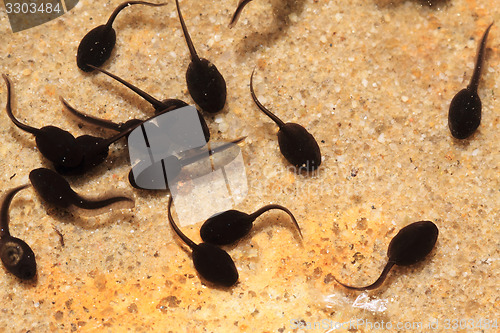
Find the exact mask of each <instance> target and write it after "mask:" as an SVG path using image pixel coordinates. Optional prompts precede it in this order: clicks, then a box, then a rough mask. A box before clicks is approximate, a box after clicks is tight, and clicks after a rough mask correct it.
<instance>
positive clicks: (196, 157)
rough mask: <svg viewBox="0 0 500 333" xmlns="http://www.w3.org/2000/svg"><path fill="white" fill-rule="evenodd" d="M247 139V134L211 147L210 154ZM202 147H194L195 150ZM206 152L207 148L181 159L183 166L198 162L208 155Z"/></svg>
mask: <svg viewBox="0 0 500 333" xmlns="http://www.w3.org/2000/svg"><path fill="white" fill-rule="evenodd" d="M245 139H246V136H242V137H240V138H237V139H235V140H233V141H231V142H226V143H224V144H222V145H220V146H219V147H215V148H212V149H209V150H208V155H209V156H212V155H213V154H216V153H218V152H221V151H224V150H226V149H228V148H231V147H232V146H233V145H234V144H237V143H240V142H242V141H243V140H245ZM201 148H203V147H201ZM201 148H193V150H200V149H201ZM190 150H191V149H190ZM187 152H189V150H188V151H184V152H182V153H187ZM206 154H207V152H206V151H205V150H202V151H201V152H200V153H199V154H196V155H193V156H191V157H187V158H181V159H180V161H181V166H183V167H184V166H186V165H189V164H192V163H194V162H197V161H199V160H200V159H201V158H203V157H206V156H207V155H206Z"/></svg>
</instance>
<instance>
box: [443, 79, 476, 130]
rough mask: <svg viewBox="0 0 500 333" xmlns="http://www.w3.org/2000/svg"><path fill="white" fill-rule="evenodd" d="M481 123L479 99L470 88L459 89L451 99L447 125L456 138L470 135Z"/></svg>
mask: <svg viewBox="0 0 500 333" xmlns="http://www.w3.org/2000/svg"><path fill="white" fill-rule="evenodd" d="M480 123H481V99H480V98H479V95H478V94H477V92H475V91H473V90H470V89H462V90H460V91H459V92H458V93H457V94H456V95H455V97H453V99H452V100H451V103H450V110H449V112H448V127H449V128H450V131H451V135H453V137H455V138H457V139H466V138H468V137H469V136H471V135H472V133H474V132H475V131H476V129H477V128H478V127H479V124H480Z"/></svg>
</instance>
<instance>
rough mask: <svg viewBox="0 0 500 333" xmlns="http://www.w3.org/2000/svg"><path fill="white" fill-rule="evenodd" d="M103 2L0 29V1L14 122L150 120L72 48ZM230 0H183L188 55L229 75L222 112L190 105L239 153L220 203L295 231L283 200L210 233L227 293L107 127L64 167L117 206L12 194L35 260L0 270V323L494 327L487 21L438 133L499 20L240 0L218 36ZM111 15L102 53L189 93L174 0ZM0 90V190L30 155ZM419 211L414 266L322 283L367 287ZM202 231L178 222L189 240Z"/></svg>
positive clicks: (137, 327) (381, 7) (142, 80)
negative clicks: (232, 186)
mask: <svg viewBox="0 0 500 333" xmlns="http://www.w3.org/2000/svg"><path fill="white" fill-rule="evenodd" d="M102 3H103V4H99V5H97V4H96V3H95V2H91V1H80V3H79V4H78V5H77V6H76V7H75V8H74V9H72V10H71V11H70V12H68V13H67V14H65V15H63V16H61V17H59V18H57V19H55V20H53V21H50V22H48V23H46V24H43V25H41V26H37V27H34V28H31V29H29V30H25V31H21V32H17V33H12V31H11V29H10V26H9V20H8V17H7V15H6V13H5V11H1V12H0V45H1V46H0V47H1V52H0V54H1V56H0V72H1V73H5V74H7V75H8V76H9V77H10V79H11V81H12V84H13V87H14V101H13V112H14V114H15V115H16V117H17V118H18V119H19V120H20V121H22V122H25V123H27V124H30V125H32V126H34V127H37V128H39V127H42V126H46V125H56V126H60V127H61V128H64V129H66V130H68V131H70V132H71V133H73V134H74V135H82V134H93V135H100V136H105V137H108V136H111V135H112V134H113V132H112V131H110V130H104V129H100V128H97V127H95V126H93V125H88V124H84V123H83V122H81V121H79V120H76V119H75V118H74V117H73V116H71V115H70V114H69V113H68V112H66V111H65V110H64V108H63V107H62V105H61V103H60V101H59V96H62V97H64V98H65V99H66V100H67V101H68V102H69V103H70V104H71V105H73V106H74V107H75V108H77V109H78V110H81V111H83V112H86V113H89V114H92V115H94V116H97V117H101V118H104V119H108V120H113V121H116V122H124V121H126V120H128V119H131V118H141V119H144V118H147V117H150V116H151V115H153V112H154V110H153V108H152V107H151V105H149V104H148V103H147V102H145V101H143V100H142V99H141V98H139V97H138V96H136V95H135V94H134V93H132V92H131V91H129V90H128V89H127V88H125V87H123V86H122V85H120V84H118V83H117V82H115V81H113V80H112V79H110V78H108V77H107V76H105V75H103V74H96V73H90V74H87V73H83V72H81V71H80V70H78V68H77V67H76V62H75V54H76V49H77V47H78V44H79V41H80V40H81V38H82V37H83V36H84V35H85V33H86V32H87V31H89V30H90V29H91V28H93V27H95V26H96V25H99V24H104V23H105V22H106V20H107V18H108V16H109V14H110V13H111V12H112V10H113V9H114V8H115V7H116V6H117V5H118V4H119V3H120V1H118V0H117V1H104V2H102ZM236 3H237V1H236V0H234V1H226V2H220V1H208V0H207V1H205V0H203V1H196V2H193V1H191V2H188V1H182V2H181V8H182V10H183V14H184V19H185V20H186V24H187V26H188V29H189V31H190V33H191V36H192V39H193V42H194V44H195V47H196V49H197V51H198V53H199V55H200V56H202V57H205V58H207V59H210V60H211V61H212V62H213V63H214V64H216V66H217V67H218V69H219V70H220V72H221V73H222V74H223V75H224V77H225V79H226V82H227V91H228V96H227V102H226V106H225V108H224V110H223V111H222V112H220V113H218V114H215V115H213V114H204V116H206V120H207V123H208V125H209V128H210V130H211V133H212V138H213V139H214V140H218V139H235V138H238V137H241V136H246V137H247V138H246V139H245V141H244V142H243V143H241V144H240V145H239V146H240V147H241V151H242V158H243V161H244V170H245V173H244V175H245V176H246V182H243V184H245V183H246V185H247V189H248V191H247V192H246V195H245V192H244V191H240V192H238V191H239V190H236V192H234V193H233V194H234V195H239V197H238V200H236V201H239V202H237V203H236V206H235V207H236V209H239V210H242V211H245V212H253V211H254V210H256V209H258V208H260V207H261V206H264V205H267V204H269V203H276V204H280V205H283V206H285V207H288V208H289V209H290V210H291V211H292V212H293V214H294V215H295V217H296V219H297V221H298V223H299V225H300V227H301V230H302V233H303V236H304V238H303V240H301V239H300V237H299V235H298V233H297V231H296V229H295V228H294V226H293V224H292V223H291V221H290V219H289V218H288V216H287V215H286V214H284V213H283V212H280V211H272V212H269V213H266V214H264V215H262V216H261V217H260V218H259V219H258V220H257V221H256V223H255V227H254V229H253V230H252V232H251V233H250V235H249V236H247V237H246V238H244V239H243V240H241V241H240V242H239V243H238V244H237V245H234V246H230V247H226V249H227V250H228V252H229V254H230V255H231V256H232V258H233V259H234V261H235V263H236V266H237V268H238V271H239V276H240V278H239V282H238V283H237V284H236V285H235V286H234V287H232V288H230V289H221V288H214V287H212V286H210V285H208V284H207V283H206V282H205V281H203V280H201V279H200V277H199V276H198V274H197V273H196V271H195V269H194V267H193V264H192V261H191V254H190V250H189V248H187V247H186V246H185V245H184V244H183V243H182V242H181V241H180V240H179V238H178V237H176V236H175V235H174V234H173V232H172V230H171V228H170V226H169V225H168V222H167V214H166V212H167V210H166V207H167V203H168V192H166V191H160V192H158V191H157V192H153V191H145V190H135V189H132V188H131V187H130V186H129V184H128V180H127V175H128V171H129V169H130V165H129V161H128V152H127V146H126V142H125V141H124V140H123V141H120V142H118V143H117V144H115V145H113V146H112V147H111V149H110V154H109V157H108V159H107V160H106V161H105V163H104V164H102V165H101V166H99V167H97V168H95V169H94V170H92V171H91V172H90V173H89V174H87V175H86V176H84V177H70V178H68V180H69V181H70V183H71V185H72V187H73V188H74V189H75V190H76V191H78V192H79V193H81V194H82V195H85V196H88V197H100V196H102V195H104V194H105V193H106V192H109V191H114V192H115V193H116V192H117V191H118V192H119V193H120V194H124V195H129V196H131V197H132V198H134V200H135V207H134V208H133V209H121V210H114V211H112V212H107V213H105V214H102V215H98V216H86V215H85V214H82V213H81V212H78V211H71V212H67V211H63V210H59V209H56V208H54V207H53V206H51V205H50V204H48V203H45V202H42V201H41V199H40V198H39V197H38V196H37V194H36V193H35V191H34V190H33V189H32V188H29V189H26V190H23V191H22V192H20V193H19V194H18V195H17V196H16V197H15V199H14V201H13V202H12V205H11V207H10V218H11V223H10V229H11V234H12V235H13V236H15V237H18V238H21V239H23V240H25V241H26V242H27V243H28V244H29V245H30V246H31V247H32V249H33V251H34V252H35V254H36V260H37V264H38V275H37V280H36V282H21V281H20V280H18V279H17V278H15V277H14V276H13V275H11V274H9V273H8V272H7V271H6V270H5V269H3V268H0V271H1V273H2V274H0V299H2V303H1V305H0V312H1V313H2V316H0V332H26V331H31V332H46V331H55V330H61V331H66V332H67V331H69V330H71V331H79V330H81V331H94V330H97V329H99V330H100V331H103V330H104V331H110V332H121V331H125V329H128V330H131V331H165V332H168V331H172V332H182V331H187V332H203V331H206V332H235V331H248V332H289V331H292V332H327V331H330V330H332V329H335V328H338V329H339V331H345V330H346V329H349V330H350V331H352V332H356V331H358V332H364V331H369V330H370V325H372V328H385V329H388V330H389V331H406V330H405V329H407V330H408V331H415V332H417V331H418V332H421V331H430V329H429V325H432V326H431V328H438V329H439V330H444V329H446V328H447V325H448V327H449V328H450V329H453V328H457V329H458V328H460V326H456V327H455V326H453V325H455V324H456V325H460V324H461V325H462V326H461V328H462V329H465V328H466V327H471V325H474V331H480V330H481V329H486V332H489V331H491V332H493V331H496V329H492V330H487V329H488V327H491V326H488V325H491V322H490V321H492V320H498V319H499V318H498V313H499V310H500V298H499V296H498V285H499V284H500V283H499V276H500V274H499V273H500V270H499V258H500V255H499V250H500V244H499V240H500V227H499V221H500V216H499V212H500V209H499V208H500V182H499V165H500V151H499V142H500V121H499V119H500V114H499V112H498V110H500V99H498V98H497V96H498V95H500V87H499V80H498V70H499V68H500V66H499V64H500V53H499V52H498V50H499V45H500V37H499V36H500V34H499V30H498V25H494V26H493V28H492V30H491V32H490V37H489V40H488V44H487V52H486V62H485V64H484V69H483V75H482V78H481V81H480V86H479V95H480V97H481V99H482V102H483V116H482V122H481V125H480V127H479V129H478V131H477V132H476V133H475V134H474V135H473V136H472V137H471V138H470V139H467V140H464V141H458V140H456V139H453V138H452V137H451V135H450V132H449V130H448V126H447V113H448V107H449V103H450V100H451V99H452V97H453V96H454V94H455V93H456V92H458V91H459V90H460V89H462V88H464V87H466V86H467V84H468V81H469V79H470V77H471V74H472V69H473V66H474V59H475V54H476V50H477V45H478V41H479V39H480V38H481V35H482V33H483V32H484V30H485V29H486V27H487V26H488V25H489V24H490V23H491V22H492V21H495V22H500V2H499V1H498V0H490V1H481V2H476V1H472V0H467V1H466V0H457V1H440V2H438V3H435V4H434V5H432V6H427V5H425V4H423V2H420V1H394V2H389V1H385V0H384V1H382V0H372V1H358V0H356V1H336V2H334V1H317V0H308V1H286V0H285V1H278V0H271V1H261V0H255V1H253V2H251V3H250V4H248V5H247V7H246V8H245V9H244V11H243V13H242V15H241V18H240V21H239V22H238V24H237V25H236V26H235V27H234V28H232V29H229V28H228V27H227V25H228V23H229V20H230V17H231V15H232V13H233V11H234V9H235V7H236ZM114 27H115V29H116V30H117V43H116V47H115V49H114V51H113V53H112V57H111V59H110V60H109V61H108V62H107V63H105V64H104V65H103V68H105V69H107V70H109V71H111V72H113V73H115V74H117V75H119V76H121V77H122V78H124V79H125V80H128V81H129V82H131V83H133V84H135V85H137V86H138V87H140V88H141V89H143V90H145V91H147V92H148V93H150V94H151V95H153V96H155V97H156V98H158V99H165V98H179V99H182V100H185V101H186V102H188V103H189V104H193V100H192V99H191V97H190V96H189V93H188V91H187V88H186V82H185V71H186V68H187V66H188V64H189V54H188V49H187V47H186V43H185V41H184V38H183V34H182V31H181V29H180V25H179V20H178V16H177V13H176V11H175V4H174V2H173V1H171V2H169V3H168V5H166V6H164V7H161V8H153V7H146V6H138V5H137V6H132V7H130V8H127V9H125V10H124V11H123V12H122V13H121V14H120V15H119V16H118V17H117V19H116V21H115V24H114ZM254 68H256V72H255V77H254V87H255V91H256V94H257V96H258V98H259V100H260V101H261V102H262V103H263V104H264V105H265V106H266V107H267V108H269V109H270V110H271V111H272V112H274V113H275V114H276V115H277V116H278V117H280V118H282V119H283V120H284V121H285V122H297V123H300V124H302V125H303V126H304V127H306V128H307V129H308V130H309V131H310V132H311V133H312V134H313V135H314V137H315V138H316V139H317V141H318V143H319V146H320V148H321V152H322V156H323V161H322V164H321V167H320V168H319V170H318V172H316V173H314V174H300V173H299V174H298V173H295V172H294V171H293V170H291V169H290V165H289V164H288V163H287V162H286V160H285V159H284V158H283V157H282V156H281V154H280V152H279V149H278V144H277V137H276V133H277V130H278V128H277V126H276V125H275V124H274V123H273V122H272V121H271V120H270V119H269V118H268V117H267V116H265V115H264V114H262V112H260V111H259V109H258V108H257V107H256V106H255V104H254V102H253V101H252V99H251V96H250V92H249V81H250V74H251V72H252V70H253V69H254ZM6 98H7V91H6V87H5V84H4V83H3V81H2V82H0V105H1V108H2V112H0V120H1V125H0V131H1V135H0V156H1V157H0V184H1V189H2V193H5V191H7V190H8V189H10V188H13V187H16V186H18V185H21V184H25V183H27V182H28V181H29V180H28V175H29V172H30V171H31V170H32V169H35V168H39V167H41V166H46V167H50V166H49V164H48V162H47V161H46V160H45V159H44V158H43V157H42V156H41V155H40V154H39V152H38V151H37V148H36V145H35V141H34V138H33V136H32V135H31V134H28V133H26V132H23V131H21V130H19V129H18V128H16V127H15V126H14V125H13V124H12V122H11V121H10V120H9V118H8V117H7V115H6V113H5V111H4V105H5V102H6ZM184 190H185V191H189V190H190V188H189V184H188V185H187V187H186V188H185V189H184ZM207 193H210V194H207V201H206V202H205V201H204V200H200V202H199V203H197V205H196V206H197V207H195V208H194V209H199V210H203V209H204V208H203V205H206V204H207V202H210V201H209V199H210V200H213V199H214V198H215V199H218V198H221V200H222V198H223V195H222V194H221V192H218V190H216V189H214V190H212V191H211V192H210V191H209V192H207ZM87 215H88V214H87ZM420 220H430V221H433V222H434V223H435V224H436V225H437V226H438V227H439V232H440V233H439V238H438V241H437V245H436V247H435V249H434V250H433V251H432V253H431V254H430V255H429V256H428V258H426V260H425V261H423V262H422V263H419V264H417V265H415V266H410V267H395V268H394V269H393V271H392V272H391V273H390V274H389V276H388V278H387V280H386V282H385V283H384V285H383V286H382V287H381V288H379V289H377V290H374V291H371V292H369V293H366V294H365V293H360V292H349V291H346V290H345V289H344V288H342V287H341V286H340V285H339V284H337V283H336V282H335V280H334V277H337V278H338V279H339V280H341V281H343V282H345V283H349V284H352V285H366V284H369V283H371V282H373V281H374V280H375V279H376V278H377V277H378V275H379V274H380V272H381V270H382V268H383V266H384V265H385V262H386V260H387V257H386V251H387V246H388V244H389V242H390V240H391V239H392V237H393V236H394V235H395V234H396V233H397V232H398V230H399V229H400V228H402V227H404V226H405V225H407V224H409V223H411V222H415V221H420ZM200 226H201V221H200V222H199V223H196V224H192V225H189V226H184V227H183V228H182V229H183V231H184V232H185V233H186V235H188V236H189V237H190V238H192V239H193V240H194V241H195V242H200V237H199V231H198V230H199V227H200ZM59 233H61V234H62V235H63V240H64V245H63V243H62V242H61V239H60V236H59ZM456 320H458V322H456ZM460 320H462V321H461V322H460ZM466 320H467V321H466ZM488 320H489V321H488ZM339 325H340V326H341V325H343V326H341V327H340V326H339ZM347 325H349V326H347ZM377 325H378V326H377ZM388 325H390V326H388ZM418 325H423V327H424V329H422V328H419V327H418ZM436 325H437V326H436ZM466 325H468V326H466Z"/></svg>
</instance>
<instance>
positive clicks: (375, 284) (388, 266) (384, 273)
mask: <svg viewBox="0 0 500 333" xmlns="http://www.w3.org/2000/svg"><path fill="white" fill-rule="evenodd" d="M394 265H395V262H393V261H389V262H387V264H386V265H385V267H384V270H383V271H382V274H380V276H379V278H378V279H377V281H375V282H373V283H372V284H370V285H369V286H366V287H353V286H348V285H346V284H343V283H342V282H340V281H339V280H337V278H336V277H333V278H334V279H335V281H337V283H338V284H340V285H341V286H342V287H345V288H347V289H351V290H360V291H362V290H372V289H376V288H378V287H380V286H381V285H382V283H384V281H385V278H386V277H387V274H388V273H389V271H390V270H391V268H392V266H394Z"/></svg>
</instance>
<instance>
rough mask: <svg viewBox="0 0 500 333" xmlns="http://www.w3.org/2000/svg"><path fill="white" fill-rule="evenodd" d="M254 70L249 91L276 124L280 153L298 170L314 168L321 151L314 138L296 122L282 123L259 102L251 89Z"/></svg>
mask: <svg viewBox="0 0 500 333" xmlns="http://www.w3.org/2000/svg"><path fill="white" fill-rule="evenodd" d="M254 72H255V69H254V70H253V71H252V76H251V77H250V93H251V94H252V98H253V100H254V102H255V104H257V106H258V107H259V109H260V110H261V111H262V112H264V113H265V114H266V115H267V116H268V117H269V118H271V119H272V120H273V121H274V122H275V123H276V124H277V125H278V127H279V131H278V144H279V147H280V151H281V153H282V154H283V156H284V157H285V158H286V159H287V161H288V162H290V163H291V164H292V165H294V166H295V167H297V168H298V169H299V170H301V169H304V170H307V171H314V170H316V169H317V168H318V167H319V166H320V164H321V151H320V149H319V146H318V143H317V142H316V139H315V138H314V136H312V134H311V133H309V132H308V131H307V130H306V129H305V128H304V127H303V126H301V125H299V124H296V123H284V122H283V121H282V120H281V119H279V118H278V117H277V116H276V115H274V114H273V113H271V111H269V110H268V109H266V107H265V106H264V105H262V104H261V103H260V102H259V100H258V99H257V96H255V92H254V90H253V75H254Z"/></svg>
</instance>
